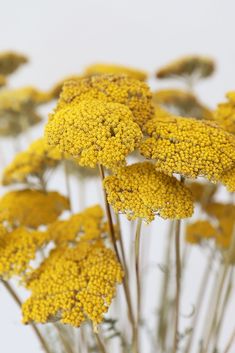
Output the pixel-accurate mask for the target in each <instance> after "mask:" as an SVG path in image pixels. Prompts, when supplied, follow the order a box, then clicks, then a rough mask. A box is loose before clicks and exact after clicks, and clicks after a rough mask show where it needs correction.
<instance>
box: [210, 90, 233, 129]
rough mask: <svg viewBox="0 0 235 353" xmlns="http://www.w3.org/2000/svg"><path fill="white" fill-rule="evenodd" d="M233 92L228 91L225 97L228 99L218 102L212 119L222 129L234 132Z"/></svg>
mask: <svg viewBox="0 0 235 353" xmlns="http://www.w3.org/2000/svg"><path fill="white" fill-rule="evenodd" d="M234 96H235V92H228V93H227V95H226V97H227V98H228V101H227V102H225V103H220V104H218V106H217V108H216V110H215V112H214V120H215V121H216V123H217V124H219V125H220V126H221V127H222V128H223V129H225V130H226V131H228V132H230V133H231V134H235V99H234Z"/></svg>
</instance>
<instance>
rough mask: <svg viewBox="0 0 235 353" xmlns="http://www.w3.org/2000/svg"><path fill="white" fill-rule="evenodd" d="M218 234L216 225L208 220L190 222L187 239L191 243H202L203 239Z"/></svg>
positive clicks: (211, 237) (187, 228)
mask: <svg viewBox="0 0 235 353" xmlns="http://www.w3.org/2000/svg"><path fill="white" fill-rule="evenodd" d="M216 235H217V230H216V229H215V227H214V226H213V225H212V224H211V223H210V222H209V221H207V220H203V221H201V220H199V221H196V222H194V223H191V224H188V225H187V227H186V236H185V240H186V241H187V242H188V243H190V244H200V243H201V242H202V241H203V240H208V239H213V238H215V237H216Z"/></svg>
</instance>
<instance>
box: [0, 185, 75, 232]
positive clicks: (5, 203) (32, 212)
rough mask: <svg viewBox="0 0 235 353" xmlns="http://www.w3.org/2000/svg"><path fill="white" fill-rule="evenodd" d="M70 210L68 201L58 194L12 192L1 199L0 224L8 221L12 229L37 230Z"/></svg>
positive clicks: (38, 191)
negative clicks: (26, 228) (24, 227)
mask: <svg viewBox="0 0 235 353" xmlns="http://www.w3.org/2000/svg"><path fill="white" fill-rule="evenodd" d="M68 209H69V201H68V199H67V198H66V197H64V196H62V195H60V194H59V193H57V192H43V191H40V190H29V189H25V190H19V191H10V192H8V193H7V194H5V195H4V196H2V198H1V199H0V222H4V221H6V222H7V223H8V224H9V225H11V226H12V227H18V226H26V227H29V228H37V227H39V226H40V225H46V224H49V223H52V222H54V221H55V220H56V219H57V218H58V216H59V215H60V214H61V213H62V212H63V211H64V210H68Z"/></svg>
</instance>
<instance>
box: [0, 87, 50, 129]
mask: <svg viewBox="0 0 235 353" xmlns="http://www.w3.org/2000/svg"><path fill="white" fill-rule="evenodd" d="M48 100H49V96H48V94H47V93H44V92H40V91H38V90H36V89H35V88H33V87H23V88H18V89H12V90H9V89H8V90H2V91H1V92H0V122H1V125H0V135H14V134H19V133H20V132H22V131H24V130H25V129H26V128H28V127H29V126H32V125H35V124H37V123H39V122H40V121H41V120H42V119H41V117H40V116H39V115H38V113H37V111H36V108H37V107H38V106H39V105H40V104H43V103H46V102H47V101H48Z"/></svg>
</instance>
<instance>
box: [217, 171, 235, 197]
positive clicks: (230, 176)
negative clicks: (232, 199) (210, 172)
mask: <svg viewBox="0 0 235 353" xmlns="http://www.w3.org/2000/svg"><path fill="white" fill-rule="evenodd" d="M220 182H221V183H222V184H223V185H225V186H226V188H227V189H228V191H230V192H235V167H233V168H231V169H229V170H227V171H226V172H224V173H223V174H221V176H220Z"/></svg>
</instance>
